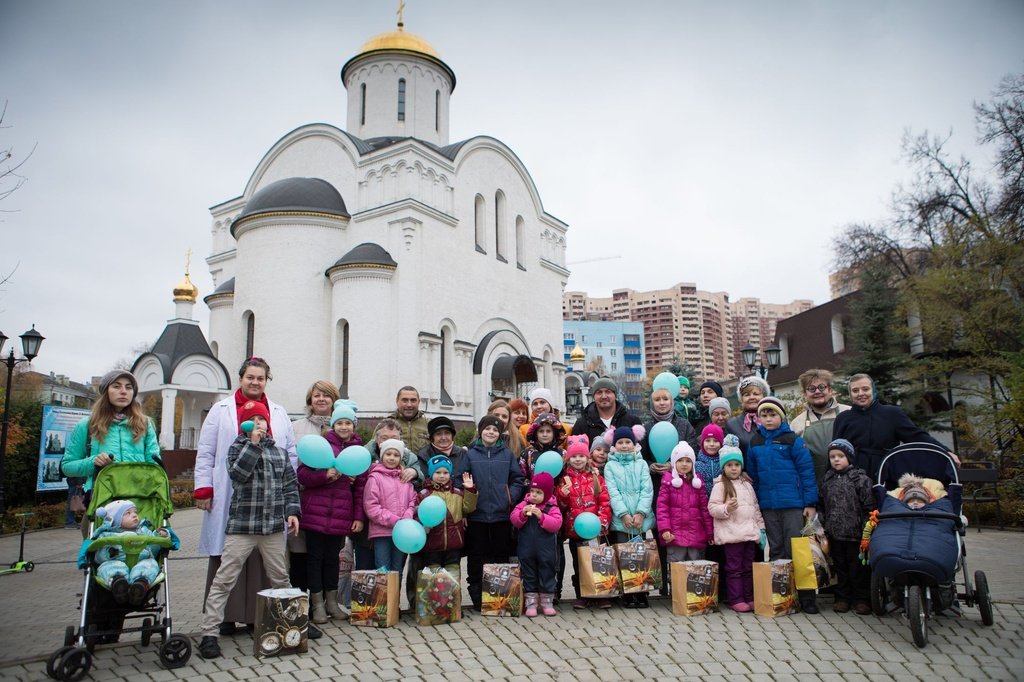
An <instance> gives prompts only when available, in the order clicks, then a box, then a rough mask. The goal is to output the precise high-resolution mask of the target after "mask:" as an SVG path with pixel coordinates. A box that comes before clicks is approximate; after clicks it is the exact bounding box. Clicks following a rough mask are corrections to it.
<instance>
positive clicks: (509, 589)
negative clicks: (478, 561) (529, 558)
mask: <svg viewBox="0 0 1024 682" xmlns="http://www.w3.org/2000/svg"><path fill="white" fill-rule="evenodd" d="M482 590H483V595H482V599H481V601H480V613H481V614H483V615H485V616H520V615H522V613H523V581H522V579H521V578H520V577H519V564H484V577H483V583H482Z"/></svg>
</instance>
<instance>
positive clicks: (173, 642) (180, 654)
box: [160, 635, 192, 670]
mask: <svg viewBox="0 0 1024 682" xmlns="http://www.w3.org/2000/svg"><path fill="white" fill-rule="evenodd" d="M190 658H192V642H191V641H189V638H188V637H186V636H185V635H171V636H170V637H168V638H167V641H166V642H164V644H163V646H161V647H160V662H161V663H163V664H164V667H165V668H167V669H169V670H170V669H173V668H180V667H181V666H183V665H185V664H186V663H188V659H190Z"/></svg>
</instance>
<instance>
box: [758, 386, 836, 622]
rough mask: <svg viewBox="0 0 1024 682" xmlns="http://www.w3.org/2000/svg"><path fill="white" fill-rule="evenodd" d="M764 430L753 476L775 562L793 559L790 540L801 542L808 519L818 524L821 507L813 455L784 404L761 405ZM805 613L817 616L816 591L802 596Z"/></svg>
mask: <svg viewBox="0 0 1024 682" xmlns="http://www.w3.org/2000/svg"><path fill="white" fill-rule="evenodd" d="M757 418H758V419H759V420H760V422H761V424H760V425H759V426H758V427H757V429H756V430H755V431H754V433H753V434H751V440H750V447H749V448H748V450H747V474H749V475H750V478H751V481H752V483H753V484H754V491H755V492H756V493H757V503H758V505H760V507H761V515H762V516H763V517H764V526H765V533H766V534H767V536H768V550H769V556H770V558H771V560H772V561H776V560H778V559H792V558H793V550H792V546H791V545H790V538H796V537H800V535H801V533H802V531H803V526H804V519H810V518H812V517H813V516H814V515H815V513H816V510H815V507H816V506H817V504H818V486H817V484H816V482H815V479H814V460H812V459H811V451H810V450H808V449H807V446H806V445H804V441H803V438H800V437H799V436H797V435H796V434H795V433H793V430H792V429H790V428H789V424H787V423H786V410H785V408H784V407H783V406H782V403H781V402H780V401H779V399H778V398H775V397H773V396H768V397H767V398H762V399H761V402H759V403H758V404H757ZM799 599H800V608H801V609H802V610H803V611H805V612H806V613H817V612H818V607H817V604H816V601H815V596H814V590H800V594H799Z"/></svg>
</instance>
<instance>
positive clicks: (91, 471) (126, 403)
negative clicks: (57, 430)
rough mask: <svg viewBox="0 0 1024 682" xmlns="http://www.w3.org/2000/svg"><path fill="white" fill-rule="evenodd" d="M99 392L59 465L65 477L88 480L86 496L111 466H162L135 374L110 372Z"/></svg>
mask: <svg viewBox="0 0 1024 682" xmlns="http://www.w3.org/2000/svg"><path fill="white" fill-rule="evenodd" d="M99 389H100V395H99V397H98V398H96V402H95V403H93V406H92V412H91V413H90V414H89V416H88V417H86V418H85V419H83V420H82V421H80V422H78V424H77V425H76V426H75V428H74V430H73V431H72V432H71V436H70V437H69V438H68V442H67V446H66V448H65V450H64V458H63V459H62V460H61V462H60V466H61V470H62V471H63V472H64V475H65V476H77V477H79V478H84V479H85V485H84V488H85V491H86V493H88V492H89V491H90V490H92V484H93V476H94V475H95V473H96V470H97V469H101V468H103V467H105V466H107V465H108V464H110V463H111V462H154V463H158V464H159V462H160V459H159V458H160V446H159V444H158V443H157V440H156V429H155V428H154V427H153V422H152V421H151V420H150V419H149V417H147V416H146V415H145V413H143V411H142V405H140V404H139V403H138V401H136V400H135V396H137V395H138V393H139V383H138V382H137V381H136V380H135V377H134V376H132V373H131V372H128V371H126V370H114V371H112V372H107V373H106V374H105V375H104V376H103V378H102V379H101V380H100V386H99ZM84 528H88V520H87V519H86V521H85V522H84Z"/></svg>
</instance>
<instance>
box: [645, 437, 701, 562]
mask: <svg viewBox="0 0 1024 682" xmlns="http://www.w3.org/2000/svg"><path fill="white" fill-rule="evenodd" d="M696 460H697V456H696V455H694V454H693V448H691V447H690V444H689V443H687V442H686V441H679V444H678V445H676V446H675V448H673V449H672V457H671V462H670V467H669V471H670V472H671V475H668V474H666V475H664V476H662V477H661V491H660V492H659V493H658V504H657V509H656V511H655V514H656V517H657V519H658V534H659V539H660V540H661V544H663V545H665V547H666V549H667V550H668V562H669V563H674V562H677V561H696V560H698V559H703V558H704V550H705V549H706V548H707V546H708V545H709V544H711V543H712V542H713V541H714V537H715V535H714V526H713V525H712V522H711V514H710V513H709V512H708V505H707V499H708V498H707V493H706V492H704V481H702V480H701V479H700V477H698V476H697V475H696V473H695V472H694V464H695V463H696Z"/></svg>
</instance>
